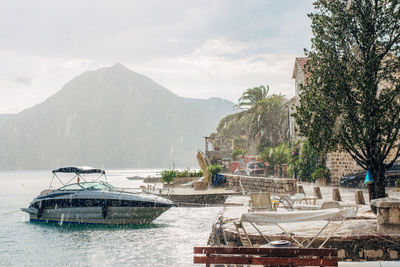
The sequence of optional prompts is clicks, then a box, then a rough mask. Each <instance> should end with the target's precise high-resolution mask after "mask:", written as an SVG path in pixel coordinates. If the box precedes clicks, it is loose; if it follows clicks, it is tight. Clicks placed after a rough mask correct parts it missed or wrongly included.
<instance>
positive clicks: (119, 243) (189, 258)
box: [0, 170, 221, 266]
mask: <svg viewBox="0 0 400 267" xmlns="http://www.w3.org/2000/svg"><path fill="white" fill-rule="evenodd" d="M157 171H158V170H111V171H109V172H107V173H108V175H107V178H108V181H109V182H110V183H111V184H113V185H115V186H120V187H138V186H140V185H143V184H142V181H141V180H128V179H127V178H126V177H133V176H141V177H143V176H147V175H154V174H155V173H156V172H157ZM51 177H52V174H51V172H50V171H1V172H0V266H191V265H193V264H192V262H193V247H194V246H202V245H206V243H207V239H208V236H209V233H210V230H211V226H212V224H213V223H214V222H215V220H216V218H217V216H218V214H219V213H220V211H221V208H218V207H201V208H199V207H197V208H188V207H173V208H171V209H169V210H168V211H166V212H165V213H163V214H162V215H161V216H160V217H158V218H157V219H156V220H155V221H153V223H152V224H150V225H144V226H99V225H97V226H96V225H68V224H63V225H59V224H57V223H53V224H45V223H30V222H29V216H28V214H26V213H24V212H22V211H20V210H19V209H20V208H24V207H28V206H29V203H30V201H31V200H32V199H33V198H34V197H36V196H37V195H38V194H39V193H40V191H41V190H43V189H45V188H48V186H49V184H50V181H51Z"/></svg>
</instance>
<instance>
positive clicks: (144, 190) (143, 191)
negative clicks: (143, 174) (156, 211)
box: [112, 187, 174, 199]
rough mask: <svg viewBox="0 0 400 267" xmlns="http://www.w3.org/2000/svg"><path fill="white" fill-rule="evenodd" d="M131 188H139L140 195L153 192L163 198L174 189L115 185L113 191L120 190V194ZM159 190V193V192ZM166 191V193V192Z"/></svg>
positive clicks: (152, 193)
mask: <svg viewBox="0 0 400 267" xmlns="http://www.w3.org/2000/svg"><path fill="white" fill-rule="evenodd" d="M129 190H137V192H135V193H137V194H138V195H142V194H151V195H155V196H157V197H156V199H157V198H161V197H163V196H166V197H167V198H168V196H169V195H171V194H172V193H173V192H174V190H173V189H172V188H152V189H150V188H141V187H114V188H113V189H112V191H114V192H119V194H122V193H123V192H127V191H129ZM157 191H158V194H157ZM165 191H166V193H164V192H165Z"/></svg>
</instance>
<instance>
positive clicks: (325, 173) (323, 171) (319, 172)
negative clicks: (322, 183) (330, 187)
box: [311, 165, 331, 182]
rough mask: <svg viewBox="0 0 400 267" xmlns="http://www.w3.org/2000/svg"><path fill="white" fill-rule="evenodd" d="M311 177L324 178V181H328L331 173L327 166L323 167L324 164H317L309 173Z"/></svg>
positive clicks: (315, 178) (314, 179)
mask: <svg viewBox="0 0 400 267" xmlns="http://www.w3.org/2000/svg"><path fill="white" fill-rule="evenodd" d="M311 177H312V179H313V181H316V180H320V179H324V178H326V181H327V182H329V181H330V178H331V174H330V172H329V169H328V168H327V167H325V166H324V165H319V166H318V167H317V169H316V170H315V171H314V172H313V173H312V174H311Z"/></svg>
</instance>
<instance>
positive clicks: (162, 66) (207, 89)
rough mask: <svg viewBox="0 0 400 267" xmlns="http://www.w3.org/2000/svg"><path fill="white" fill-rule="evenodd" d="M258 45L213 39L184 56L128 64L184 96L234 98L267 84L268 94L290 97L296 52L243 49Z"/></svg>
mask: <svg viewBox="0 0 400 267" xmlns="http://www.w3.org/2000/svg"><path fill="white" fill-rule="evenodd" d="M257 48H258V47H257V44H256V43H250V44H246V43H241V42H237V41H233V42H231V41H229V40H227V39H225V38H223V39H215V40H210V41H207V42H205V43H204V44H203V45H202V46H201V47H199V48H197V49H195V50H194V51H193V52H192V53H189V54H187V55H182V56H178V57H168V58H158V59H153V60H149V61H147V62H145V63H141V64H140V65H135V64H128V66H130V67H131V68H132V69H135V70H136V71H139V72H141V73H143V74H145V75H147V76H149V77H152V78H153V79H154V80H156V81H158V82H159V83H161V84H162V85H164V86H166V87H167V88H173V91H174V92H175V93H177V94H178V95H180V96H185V97H198V98H208V97H210V96H217V97H222V98H227V99H229V100H232V101H236V100H237V99H238V98H239V97H240V95H241V94H242V93H243V91H244V90H245V89H247V88H250V87H254V86H259V85H261V84H262V85H269V86H270V89H271V91H270V93H283V94H285V95H287V96H292V95H293V92H292V91H293V82H292V80H291V71H292V68H293V64H294V63H293V62H294V57H295V55H290V54H269V53H265V52H263V51H261V50H260V52H258V53H254V52H252V53H251V54H250V53H247V52H246V51H254V50H257ZM233 55H236V56H233ZM188 88H191V90H187V89H188Z"/></svg>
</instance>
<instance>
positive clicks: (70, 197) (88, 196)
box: [21, 167, 174, 224]
mask: <svg viewBox="0 0 400 267" xmlns="http://www.w3.org/2000/svg"><path fill="white" fill-rule="evenodd" d="M57 173H73V174H74V177H73V178H72V179H71V180H69V182H67V183H65V184H64V183H63V186H62V187H60V188H58V189H55V190H54V189H46V190H43V191H42V193H41V194H40V195H39V196H37V197H36V198H35V199H33V201H32V202H31V204H30V206H29V207H28V208H23V209H21V210H22V211H24V212H27V213H28V214H29V215H30V221H42V222H60V223H88V224H148V223H150V222H152V221H153V220H154V219H156V218H157V217H158V216H160V215H161V214H162V213H163V212H165V211H166V210H168V209H169V208H171V207H172V206H174V203H173V202H172V201H170V200H168V199H165V198H162V197H160V196H156V195H152V194H148V193H144V192H143V191H132V190H127V189H119V188H116V187H113V186H112V185H110V184H109V183H108V182H107V178H106V175H105V172H104V170H100V169H95V168H91V167H65V168H60V169H57V170H53V174H54V175H53V179H52V182H51V184H52V183H53V181H54V178H55V177H56V178H57V179H58V180H59V181H60V182H61V183H62V180H61V179H60V178H59V177H58V176H57ZM86 174H97V175H100V176H99V177H98V178H96V179H94V180H92V181H88V180H87V177H86V176H85V175H86ZM102 177H104V180H103V179H101V178H102ZM72 181H73V182H72ZM75 181H77V182H75ZM51 184H50V187H51Z"/></svg>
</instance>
